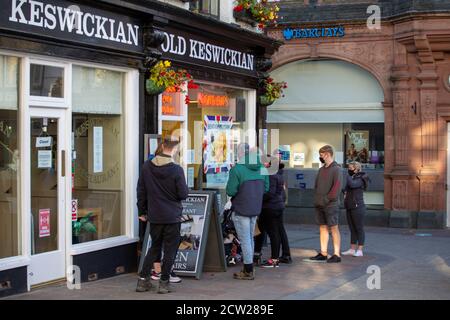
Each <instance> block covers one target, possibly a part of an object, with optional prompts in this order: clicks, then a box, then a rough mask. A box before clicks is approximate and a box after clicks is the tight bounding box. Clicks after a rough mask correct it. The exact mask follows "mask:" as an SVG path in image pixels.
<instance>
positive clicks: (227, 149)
mask: <svg viewBox="0 0 450 320" xmlns="http://www.w3.org/2000/svg"><path fill="white" fill-rule="evenodd" d="M189 97H190V98H191V101H190V103H189V107H188V131H189V133H190V136H191V139H190V143H189V145H188V150H187V157H186V158H187V159H188V163H187V166H188V175H187V176H188V184H190V187H194V188H196V189H201V188H224V187H225V186H226V183H227V180H228V174H229V170H230V168H231V166H232V165H233V164H234V163H236V161H237V160H238V159H237V147H238V145H239V143H241V142H244V141H245V133H246V131H247V129H248V126H247V122H246V111H247V108H246V102H247V92H246V91H244V90H240V89H235V88H228V87H224V86H220V85H210V84H200V85H199V87H198V88H196V89H189ZM247 142H248V141H247Z"/></svg>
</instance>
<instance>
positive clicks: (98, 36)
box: [0, 0, 143, 51]
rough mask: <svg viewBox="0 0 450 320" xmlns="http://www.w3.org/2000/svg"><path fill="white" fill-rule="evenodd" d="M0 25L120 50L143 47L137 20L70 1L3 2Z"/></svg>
mask: <svg viewBox="0 0 450 320" xmlns="http://www.w3.org/2000/svg"><path fill="white" fill-rule="evenodd" d="M0 28H1V29H8V30H12V31H20V32H25V33H27V34H34V35H40V36H45V37H52V38H56V39H62V40H68V41H76V42H81V43H84V44H88V45H99V46H107V47H112V48H115V49H119V50H127V51H130V50H132V51H141V50H142V48H143V46H142V35H141V30H140V27H139V25H138V23H137V22H136V21H135V20H133V19H130V18H129V17H127V16H124V15H118V14H115V13H111V12H108V11H105V10H99V9H95V8H92V7H88V6H84V5H80V4H78V3H77V4H75V3H73V2H69V1H66V0H45V1H38V0H6V1H3V2H2V10H0Z"/></svg>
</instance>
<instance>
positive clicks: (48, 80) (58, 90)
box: [30, 64, 64, 98]
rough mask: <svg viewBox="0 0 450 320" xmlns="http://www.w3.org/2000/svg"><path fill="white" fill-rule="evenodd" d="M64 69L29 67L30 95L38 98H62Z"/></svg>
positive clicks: (32, 65) (33, 65)
mask: <svg viewBox="0 0 450 320" xmlns="http://www.w3.org/2000/svg"><path fill="white" fill-rule="evenodd" d="M63 79H64V68H60V67H52V66H45V65H39V64H31V65H30V95H32V96H39V97H53V98H63V97H64V81H63Z"/></svg>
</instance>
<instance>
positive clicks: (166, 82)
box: [145, 60, 192, 95]
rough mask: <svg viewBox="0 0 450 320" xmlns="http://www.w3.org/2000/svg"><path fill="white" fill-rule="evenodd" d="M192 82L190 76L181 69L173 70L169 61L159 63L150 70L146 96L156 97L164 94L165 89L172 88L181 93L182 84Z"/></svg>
mask: <svg viewBox="0 0 450 320" xmlns="http://www.w3.org/2000/svg"><path fill="white" fill-rule="evenodd" d="M189 81H192V76H191V75H190V74H189V73H188V72H187V71H186V70H183V69H179V70H176V71H175V70H174V69H172V68H171V63H170V61H167V60H165V61H159V62H158V63H157V64H155V65H154V66H153V68H152V69H151V70H150V77H149V78H148V79H147V81H146V84H145V89H146V90H147V93H148V94H151V95H156V94H160V93H162V92H164V90H166V89H167V88H173V90H174V91H175V92H183V90H182V86H183V84H184V82H189Z"/></svg>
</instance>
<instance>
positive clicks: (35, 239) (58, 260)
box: [28, 108, 70, 285]
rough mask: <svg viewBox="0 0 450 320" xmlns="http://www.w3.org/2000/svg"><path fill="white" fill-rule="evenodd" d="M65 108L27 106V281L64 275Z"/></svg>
mask: <svg viewBox="0 0 450 320" xmlns="http://www.w3.org/2000/svg"><path fill="white" fill-rule="evenodd" d="M66 112H67V111H66V110H63V109H45V108H30V118H29V121H30V132H29V136H30V146H29V148H30V153H29V154H30V162H29V163H30V171H29V172H30V186H29V187H30V197H31V199H30V204H31V230H30V232H31V236H30V239H31V264H30V267H29V270H28V275H29V283H30V285H36V284H42V283H46V282H50V281H54V280H58V279H62V278H64V277H65V251H66V250H65V235H66V232H65V223H66V221H65V217H66V215H65V211H66V209H65V207H66V196H67V186H66V184H67V178H66V176H67V160H66V157H67V156H68V155H67V150H70V148H68V141H67V140H68V139H67V137H66V132H65V131H66V130H67V128H69V126H68V125H67V123H66Z"/></svg>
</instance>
